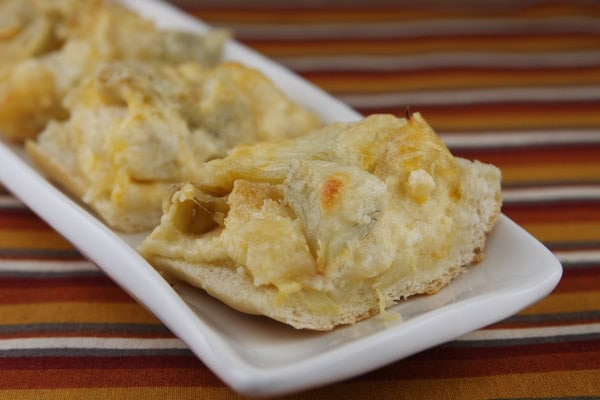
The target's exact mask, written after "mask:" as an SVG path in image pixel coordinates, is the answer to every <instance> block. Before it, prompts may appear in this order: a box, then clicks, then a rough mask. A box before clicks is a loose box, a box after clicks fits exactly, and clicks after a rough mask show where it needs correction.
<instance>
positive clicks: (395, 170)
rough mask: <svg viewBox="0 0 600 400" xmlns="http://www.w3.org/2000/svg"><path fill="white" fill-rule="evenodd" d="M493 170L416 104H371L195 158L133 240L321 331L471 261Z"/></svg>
mask: <svg viewBox="0 0 600 400" xmlns="http://www.w3.org/2000/svg"><path fill="white" fill-rule="evenodd" d="M500 179H501V176H500V171H499V170H498V169H497V168H496V167H494V166H492V165H487V164H483V163H480V162H478V161H468V160H465V159H461V158H456V157H453V156H452V154H451V153H450V152H449V151H448V149H447V148H446V146H445V145H444V144H443V143H442V141H441V140H440V139H439V138H438V137H437V135H436V134H435V133H434V131H433V130H432V129H431V128H430V127H429V125H428V124H427V123H426V122H425V120H424V119H423V118H422V116H421V115H420V114H418V113H415V114H412V116H410V117H408V118H407V119H401V118H396V117H394V116H391V115H373V116H370V117H367V118H365V119H364V120H362V121H360V122H355V123H337V124H333V125H331V126H327V127H324V128H322V129H319V130H317V131H315V132H313V133H311V134H309V135H307V136H303V137H299V138H295V139H287V140H281V141H277V142H264V143H258V144H253V145H240V146H237V147H235V148H234V149H233V150H232V151H231V152H230V153H229V154H228V155H227V157H225V158H223V159H217V160H213V161H210V162H207V163H205V164H202V165H201V166H199V170H198V172H197V174H196V179H195V181H194V183H193V184H192V183H186V184H178V185H174V186H172V187H171V188H170V190H169V191H168V193H167V195H166V196H165V198H164V200H163V216H162V220H161V223H160V225H159V226H158V227H156V228H155V229H154V231H153V232H152V233H151V234H150V236H149V237H147V238H146V239H145V241H144V242H143V243H142V245H141V247H140V252H141V254H142V255H143V256H144V257H145V258H146V259H147V260H148V261H149V262H150V263H151V264H152V265H153V266H154V267H155V268H156V269H158V270H159V271H160V272H161V273H162V274H163V275H164V276H165V277H166V278H167V279H169V280H182V281H185V282H188V283H190V284H192V285H195V286H197V287H200V288H203V289H204V290H205V291H206V292H208V293H209V294H211V295H212V296H214V297H216V298H218V299H220V300H222V301H223V302H225V303H226V304H228V305H230V306H231V307H233V308H235V309H238V310H240V311H243V312H246V313H251V314H261V315H265V316H268V317H270V318H273V319H275V320H278V321H281V322H284V323H286V324H289V325H291V326H293V327H295V328H298V329H312V330H330V329H332V328H333V327H335V326H337V325H340V324H351V323H354V322H357V321H360V320H362V319H365V318H367V317H369V316H372V315H374V314H377V313H379V312H382V311H383V310H385V308H386V307H389V306H390V305H392V304H394V303H395V302H396V301H398V300H400V299H403V298H406V297H408V296H412V295H416V294H424V293H427V294H431V293H435V292H437V291H438V290H440V289H441V288H442V287H443V286H444V285H446V284H447V283H448V282H449V281H450V280H451V279H452V278H454V277H456V276H457V275H458V274H459V273H460V272H461V271H463V270H464V269H465V267H467V266H468V265H470V264H473V263H477V262H479V261H480V260H481V259H482V256H483V249H484V244H485V240H486V235H487V234H488V233H489V232H490V230H491V229H492V227H493V225H494V223H495V221H496V219H497V217H498V215H499V213H500V208H501V201H502V200H501V193H500Z"/></svg>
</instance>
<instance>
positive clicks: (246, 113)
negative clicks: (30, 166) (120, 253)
mask: <svg viewBox="0 0 600 400" xmlns="http://www.w3.org/2000/svg"><path fill="white" fill-rule="evenodd" d="M64 104H65V107H66V108H67V110H68V111H69V118H68V119H66V120H65V121H51V122H50V123H49V124H48V125H47V127H46V128H45V129H44V131H43V132H42V133H41V134H40V135H39V136H38V138H37V139H36V140H35V141H28V142H27V144H26V149H27V151H28V153H29V155H30V156H31V158H32V160H33V161H34V163H35V164H36V165H37V166H38V167H40V169H42V170H43V171H44V172H45V173H46V174H47V176H48V177H49V178H50V179H52V180H54V181H55V182H57V183H59V184H61V185H62V186H63V187H65V188H66V189H68V190H69V191H70V192H71V193H73V194H74V195H75V196H77V197H78V198H80V199H82V200H83V202H84V203H86V204H88V205H89V206H91V207H92V208H93V209H94V210H95V211H96V212H97V213H98V214H99V215H100V216H101V217H102V218H103V219H104V220H105V221H106V222H107V224H108V225H110V226H111V227H112V228H114V229H117V230H120V231H125V232H136V231H143V230H149V229H152V228H154V227H155V226H156V225H157V224H158V223H159V221H160V216H161V201H162V197H163V194H164V192H165V190H166V189H167V187H168V186H169V185H170V184H172V183H174V182H181V181H186V180H195V179H197V174H198V171H200V170H201V168H200V165H201V163H203V162H204V161H206V160H209V159H213V158H216V157H223V156H224V155H225V154H226V152H227V150H229V149H230V148H232V147H233V146H234V145H236V144H238V143H251V142H256V141H262V140H274V139H278V138H286V137H295V136H299V135H303V134H306V133H307V132H309V131H310V130H312V129H313V128H315V127H317V126H319V125H320V120H319V118H318V117H317V116H315V115H314V114H313V113H311V112H309V111H307V110H305V109H304V108H302V107H300V106H299V105H297V104H295V103H293V102H291V101H290V100H289V99H288V98H287V97H285V96H284V94H283V93H282V92H281V91H280V90H279V89H278V88H277V87H275V85H274V84H273V83H272V82H271V81H270V80H269V79H268V78H266V77H265V76H264V75H262V74H261V73H260V72H258V71H256V70H254V69H251V68H247V67H244V66H242V65H240V64H237V63H223V64H220V65H218V66H217V67H214V68H206V67H204V66H202V65H201V64H199V63H184V64H181V65H177V66H172V65H166V64H157V63H143V62H133V61H131V62H115V63H102V64H99V66H98V68H97V69H96V72H95V73H94V74H92V75H91V76H89V77H88V78H87V79H85V80H84V81H83V83H82V84H81V85H79V86H78V87H77V88H75V89H73V90H72V91H70V92H69V94H68V95H67V96H66V98H65V103H64Z"/></svg>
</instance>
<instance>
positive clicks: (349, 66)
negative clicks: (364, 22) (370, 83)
mask: <svg viewBox="0 0 600 400" xmlns="http://www.w3.org/2000/svg"><path fill="white" fill-rule="evenodd" d="M275 59H276V60H277V61H279V62H280V63H282V64H284V65H285V66H287V67H288V68H291V69H293V70H296V71H300V72H307V71H313V70H323V71H326V70H333V71H344V70H365V71H405V70H415V69H422V68H456V67H458V68H467V67H471V68H568V67H589V66H598V65H599V64H600V52H599V51H597V50H596V51H594V50H592V51H589V50H586V51H572V52H568V53H565V52H547V53H546V52H544V53H536V54H535V57H533V56H532V54H531V53H511V52H506V53H503V52H502V53H500V52H476V53H475V52H473V53H472V52H442V53H425V54H411V55H392V56H381V55H343V54H340V55H332V56H299V57H291V56H289V57H277V58H275Z"/></svg>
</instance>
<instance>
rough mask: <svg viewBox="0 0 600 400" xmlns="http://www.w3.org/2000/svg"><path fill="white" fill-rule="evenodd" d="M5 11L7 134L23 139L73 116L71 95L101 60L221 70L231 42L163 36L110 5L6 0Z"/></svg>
mask: <svg viewBox="0 0 600 400" xmlns="http://www.w3.org/2000/svg"><path fill="white" fill-rule="evenodd" d="M0 12H1V13H2V14H1V16H0V132H1V133H2V134H3V135H4V136H5V137H6V138H8V139H11V140H15V141H24V140H26V139H28V138H33V137H35V136H36V135H37V134H38V133H39V132H40V131H41V130H42V129H43V128H44V127H45V125H46V123H47V122H48V121H49V120H51V119H57V120H64V119H65V118H67V117H68V111H67V110H66V109H65V108H64V107H63V104H62V101H63V98H64V96H65V95H66V93H67V92H68V91H69V90H70V89H72V88H73V87H75V86H76V85H78V84H79V82H81V80H82V79H83V78H84V77H85V76H87V75H89V74H91V73H93V72H94V70H95V68H96V65H97V64H98V63H99V62H102V61H120V60H141V61H146V62H157V63H167V64H173V65H176V64H180V63H182V62H186V61H194V62H199V63H202V64H203V65H207V66H213V65H215V64H217V63H218V62H220V60H221V55H222V48H223V45H224V42H225V40H226V39H227V38H228V34H227V33H226V32H224V31H214V32H211V33H208V34H206V35H199V34H195V33H186V32H175V31H169V30H159V29H158V28H157V27H156V26H155V25H154V24H153V23H152V22H150V21H148V20H145V19H143V18H141V17H139V16H138V15H137V14H135V13H133V12H131V11H129V10H127V9H126V8H125V7H123V6H121V5H119V4H117V3H116V2H112V1H109V0H105V1H102V0H85V1H81V0H53V1H49V0H3V1H2V2H0Z"/></svg>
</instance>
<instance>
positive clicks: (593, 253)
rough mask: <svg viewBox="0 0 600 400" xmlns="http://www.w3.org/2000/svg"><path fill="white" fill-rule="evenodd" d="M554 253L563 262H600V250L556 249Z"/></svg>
mask: <svg viewBox="0 0 600 400" xmlns="http://www.w3.org/2000/svg"><path fill="white" fill-rule="evenodd" d="M554 255H555V256H556V257H557V258H558V259H559V260H560V261H561V262H563V263H592V262H600V250H576V251H555V252H554Z"/></svg>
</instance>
